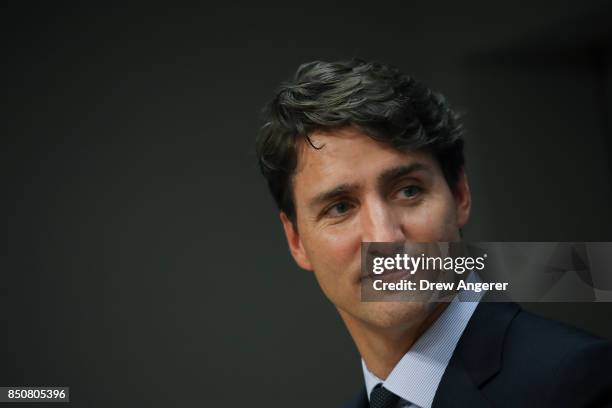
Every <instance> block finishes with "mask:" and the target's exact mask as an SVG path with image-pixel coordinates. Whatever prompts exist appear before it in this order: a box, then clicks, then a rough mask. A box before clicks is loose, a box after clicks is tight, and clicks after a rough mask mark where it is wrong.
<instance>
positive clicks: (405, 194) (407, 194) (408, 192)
mask: <svg viewBox="0 0 612 408" xmlns="http://www.w3.org/2000/svg"><path fill="white" fill-rule="evenodd" d="M421 191H423V190H422V189H421V187H419V186H415V185H411V186H406V187H404V188H402V189H401V190H400V191H399V193H398V194H399V196H400V198H414V197H416V196H417V195H419V194H420V193H421Z"/></svg>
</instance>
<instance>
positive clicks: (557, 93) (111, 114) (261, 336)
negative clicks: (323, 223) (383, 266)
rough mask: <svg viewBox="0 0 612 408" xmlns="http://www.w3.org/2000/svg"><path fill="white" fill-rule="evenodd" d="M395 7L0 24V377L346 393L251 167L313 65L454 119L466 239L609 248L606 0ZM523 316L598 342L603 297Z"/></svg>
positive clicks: (259, 392) (28, 19)
mask: <svg viewBox="0 0 612 408" xmlns="http://www.w3.org/2000/svg"><path fill="white" fill-rule="evenodd" d="M414 3H415V4H411V2H398V3H396V4H395V5H393V4H385V3H380V2H366V1H354V2H346V3H334V2H328V3H315V2H298V3H291V2H285V3H283V5H272V4H270V5H266V4H264V3H261V2H250V3H247V2H244V3H231V4H225V5H223V6H221V5H213V4H208V5H204V3H202V4H201V5H200V6H197V7H178V6H176V7H171V8H125V7H117V8H106V7H105V8H93V7H89V8H83V7H76V6H58V5H53V6H45V7H43V8H37V7H34V6H32V7H31V8H23V9H5V10H3V12H2V13H1V16H2V17H1V19H2V25H1V27H2V29H1V30H2V53H3V58H2V60H3V62H2V68H3V70H2V72H3V77H2V79H3V91H2V96H3V99H4V101H3V104H2V108H3V113H4V115H3V120H2V132H1V137H2V145H1V146H2V148H1V149H0V151H1V154H2V157H1V161H0V163H1V166H2V167H1V172H0V174H2V177H3V183H2V187H3V198H2V208H3V218H2V219H3V224H2V225H3V228H2V230H3V231H4V233H5V234H4V235H5V244H4V246H3V251H2V257H1V264H0V268H1V269H0V270H1V273H2V275H1V276H2V284H1V285H0V287H1V290H2V293H1V296H0V299H1V303H0V317H1V319H2V320H1V321H0V324H1V325H2V326H1V333H2V334H1V336H0V337H1V340H0V345H1V349H0V366H1V367H2V368H1V369H0V385H5V386H6V385H67V386H70V387H71V398H72V400H73V403H72V405H74V406H95V407H108V406H114V407H120V406H126V407H128V406H134V404H141V405H144V404H146V405H147V406H184V405H186V404H190V406H194V405H198V406H213V405H220V406H237V405H238V404H240V406H258V405H264V404H267V403H268V401H269V396H268V395H270V393H274V395H276V398H278V400H277V402H275V403H274V404H273V405H277V406H294V407H301V406H303V407H309V406H337V405H338V404H339V403H341V402H342V401H344V400H346V399H347V398H348V397H350V396H351V395H352V394H353V393H354V392H355V391H356V390H357V388H358V387H359V386H360V384H361V382H362V377H361V372H360V363H359V356H358V354H357V352H356V350H355V349H354V346H353V344H352V341H351V339H350V338H349V336H348V335H347V333H346V332H345V329H344V327H343V325H342V323H341V321H340V319H339V318H338V317H337V315H336V313H335V310H334V309H333V307H332V306H331V305H330V304H329V303H328V302H327V300H326V299H325V298H324V296H323V295H322V294H321V293H320V291H319V289H318V287H317V285H316V282H315V281H314V279H313V276H312V275H311V274H310V273H308V272H303V271H300V270H298V268H297V267H296V266H294V264H293V262H292V260H291V258H290V255H289V253H288V251H287V250H286V244H285V242H284V238H283V236H282V230H281V228H280V224H279V222H278V216H277V213H276V210H275V208H274V205H273V202H272V200H271V198H270V197H269V196H268V194H267V190H266V186H265V184H264V181H263V179H262V178H261V177H260V176H259V174H258V172H257V168H256V161H255V157H254V152H253V140H254V136H255V132H256V128H257V124H258V113H259V110H260V108H261V107H262V105H263V104H264V102H265V101H266V100H267V99H268V98H269V97H270V96H271V95H272V93H273V90H274V89H275V87H276V86H277V85H278V83H279V82H280V81H281V80H283V79H285V78H287V77H289V76H291V75H292V73H293V71H294V70H295V68H296V67H297V66H298V65H299V64H300V63H302V62H305V61H309V60H312V59H327V60H334V59H345V58H350V57H353V56H359V57H362V58H366V59H376V60H381V61H384V62H388V63H392V64H394V65H396V66H399V67H400V68H401V69H403V70H404V71H406V72H409V73H411V74H413V75H414V76H415V77H417V78H419V79H421V80H424V81H425V82H427V83H428V84H429V85H430V86H432V87H433V88H435V89H438V90H440V91H442V92H443V93H444V94H445V95H446V96H447V98H448V99H449V100H450V101H451V103H453V105H454V106H455V107H456V108H457V109H458V110H459V111H461V112H464V113H465V118H466V119H465V120H466V124H467V128H468V142H467V143H468V144H467V157H468V174H469V177H470V181H471V184H472V189H473V197H474V212H473V219H472V222H471V224H470V225H469V227H468V228H467V229H466V238H467V239H470V240H474V241H478V240H481V241H483V240H491V241H504V240H508V241H511V240H514V241H529V240H532V241H538V240H541V241H564V240H569V241H580V240H582V241H612V223H611V221H612V219H611V218H612V215H611V214H610V210H609V209H610V207H611V205H612V190H611V187H610V186H611V183H610V181H611V177H612V161H611V154H612V139H611V137H610V136H611V135H610V119H611V117H612V116H611V108H610V106H611V104H610V102H611V96H612V91H611V90H612V85H611V84H612V82H611V81H610V79H611V76H610V74H611V68H610V67H611V62H612V58H611V55H612V54H611V47H610V44H611V43H610V41H609V39H610V36H609V31H608V29H607V26H608V25H609V24H608V22H609V21H612V20H611V18H610V17H611V16H612V14H611V13H610V10H609V8H608V7H606V3H608V2H607V1H584V0H581V1H567V2H558V1H552V0H547V1H532V2H529V3H522V4H521V5H518V4H513V3H511V2H482V4H478V3H473V2H472V3H470V2H456V1H454V2H451V1H448V2H440V1H436V2H418V3H417V2H414ZM527 306H528V307H530V308H534V309H538V310H540V311H541V312H542V313H544V314H546V315H548V316H552V317H556V318H558V319H562V320H565V321H568V322H571V323H573V324H575V325H577V326H580V327H583V328H586V329H588V330H590V331H593V332H596V333H599V334H600V335H603V336H606V337H612V327H611V326H612V325H610V324H609V316H610V313H611V312H612V307H611V305H610V304H585V305H577V304H569V305H558V304H548V305H527ZM322 398H325V399H324V400H322Z"/></svg>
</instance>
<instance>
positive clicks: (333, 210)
mask: <svg viewBox="0 0 612 408" xmlns="http://www.w3.org/2000/svg"><path fill="white" fill-rule="evenodd" d="M351 208H353V207H352V205H351V204H350V203H348V202H346V201H342V202H339V203H338V204H334V205H333V206H331V207H330V208H329V209H328V210H327V211H326V212H325V215H327V216H328V217H340V216H342V215H344V214H345V213H347V212H348V211H349V210H350V209H351Z"/></svg>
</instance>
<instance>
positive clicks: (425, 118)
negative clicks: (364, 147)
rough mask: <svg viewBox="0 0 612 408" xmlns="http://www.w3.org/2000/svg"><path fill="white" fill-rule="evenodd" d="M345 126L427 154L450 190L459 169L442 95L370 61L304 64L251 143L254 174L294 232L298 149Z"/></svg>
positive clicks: (455, 135) (459, 149)
mask: <svg viewBox="0 0 612 408" xmlns="http://www.w3.org/2000/svg"><path fill="white" fill-rule="evenodd" d="M346 126H353V127H355V128H358V129H360V130H362V131H363V132H364V133H365V134H367V135H368V136H369V137H371V138H373V139H375V140H378V141H381V142H383V143H387V144H388V145H390V146H392V147H394V148H395V149H398V150H400V151H406V150H415V149H418V150H425V151H428V152H429V153H431V154H432V155H433V156H434V158H435V159H436V160H437V161H438V163H439V164H440V167H441V169H442V172H443V174H444V177H445V178H446V181H447V183H448V185H449V187H450V188H451V189H454V188H455V186H456V184H457V181H458V178H459V175H460V172H461V169H462V167H463V165H464V156H463V144H464V142H463V129H462V126H461V123H460V122H459V118H458V115H457V114H455V112H453V111H452V110H451V108H450V107H449V106H448V104H447V103H446V101H445V99H444V97H443V96H442V95H441V94H439V93H436V92H434V91H432V90H431V89H429V88H428V87H426V86H425V85H424V84H422V83H420V82H418V81H416V80H415V79H413V78H411V77H410V76H408V75H405V74H403V73H401V72H400V71H399V70H398V69H396V68H394V67H392V66H389V65H385V64H381V63H377V62H366V61H362V60H358V59H353V60H350V61H340V62H322V61H313V62H308V63H306V64H303V65H301V66H300V67H299V68H298V70H297V72H296V74H295V76H294V78H293V80H291V81H288V82H285V83H283V84H282V85H281V87H280V88H279V89H278V91H277V92H276V95H275V96H274V98H273V99H272V100H271V101H270V102H269V103H268V104H267V105H266V107H265V109H264V113H263V125H262V126H261V129H260V132H259V135H258V137H257V141H256V150H257V157H258V160H259V166H260V169H261V172H262V173H263V175H264V177H265V178H266V180H267V182H268V187H269V188H270V192H271V193H272V196H273V197H274V200H275V201H276V204H277V205H278V208H279V209H280V210H281V211H283V212H284V213H285V214H286V215H287V217H288V218H289V219H290V220H291V221H292V223H293V225H294V227H297V225H296V224H297V222H296V211H295V205H294V202H293V186H292V178H293V177H292V176H293V173H294V172H295V169H296V166H297V160H298V157H297V152H298V143H300V142H302V141H305V142H308V144H309V145H310V146H311V147H312V148H314V149H318V147H316V146H314V145H313V143H312V141H311V140H310V137H309V135H311V134H312V133H313V132H315V131H317V130H330V129H334V128H342V127H346Z"/></svg>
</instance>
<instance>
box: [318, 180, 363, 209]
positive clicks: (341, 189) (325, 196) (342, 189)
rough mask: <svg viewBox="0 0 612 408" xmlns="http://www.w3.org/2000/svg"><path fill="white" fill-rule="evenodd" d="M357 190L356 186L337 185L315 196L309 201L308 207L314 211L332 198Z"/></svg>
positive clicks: (357, 186)
mask: <svg viewBox="0 0 612 408" xmlns="http://www.w3.org/2000/svg"><path fill="white" fill-rule="evenodd" d="M358 189H359V185H358V184H340V185H337V186H336V187H334V188H332V189H330V190H327V191H323V192H322V193H319V194H317V195H316V196H315V197H314V198H313V199H312V200H310V202H309V204H308V206H309V207H310V208H313V209H314V208H316V207H318V206H319V205H321V204H323V203H326V202H328V201H331V200H333V199H334V198H338V197H342V196H344V195H347V194H349V193H352V192H354V191H355V190H358Z"/></svg>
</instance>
